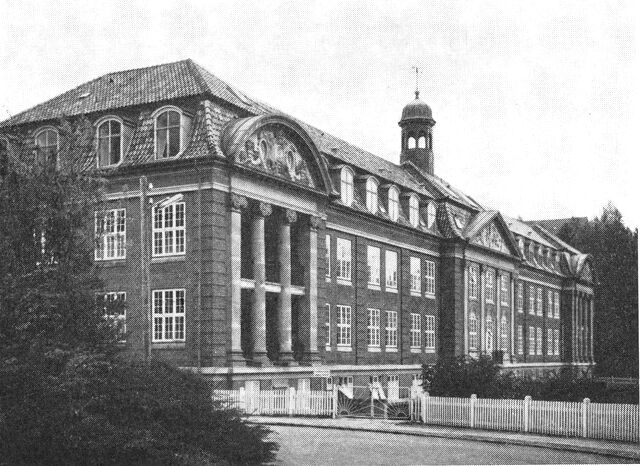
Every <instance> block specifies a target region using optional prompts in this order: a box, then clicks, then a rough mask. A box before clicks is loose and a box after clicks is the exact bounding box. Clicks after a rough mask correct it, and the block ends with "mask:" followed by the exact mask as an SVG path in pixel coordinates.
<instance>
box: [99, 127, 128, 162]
mask: <svg viewBox="0 0 640 466" xmlns="http://www.w3.org/2000/svg"><path fill="white" fill-rule="evenodd" d="M97 131H98V135H97V139H98V164H99V166H100V167H109V166H113V165H118V164H119V163H120V161H121V160H122V123H121V122H120V121H118V120H116V119H114V118H111V119H108V120H105V121H103V122H101V123H100V124H99V125H98V130H97Z"/></svg>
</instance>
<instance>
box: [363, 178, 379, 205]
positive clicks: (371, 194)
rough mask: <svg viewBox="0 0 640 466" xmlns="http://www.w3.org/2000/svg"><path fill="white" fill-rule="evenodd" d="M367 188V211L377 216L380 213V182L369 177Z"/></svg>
mask: <svg viewBox="0 0 640 466" xmlns="http://www.w3.org/2000/svg"><path fill="white" fill-rule="evenodd" d="M365 188H366V191H367V193H366V194H367V196H366V197H367V210H368V211H369V212H371V213H372V214H375V213H377V212H378V182H377V181H376V179H375V178H373V177H369V178H367V184H366V186H365Z"/></svg>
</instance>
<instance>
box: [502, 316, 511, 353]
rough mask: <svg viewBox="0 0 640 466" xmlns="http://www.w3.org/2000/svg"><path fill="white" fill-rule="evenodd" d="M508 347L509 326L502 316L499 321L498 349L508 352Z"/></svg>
mask: <svg viewBox="0 0 640 466" xmlns="http://www.w3.org/2000/svg"><path fill="white" fill-rule="evenodd" d="M508 347H509V324H508V322H507V318H506V317H505V316H502V318H501V319H500V349H501V350H504V351H505V352H507V351H508V349H509V348H508Z"/></svg>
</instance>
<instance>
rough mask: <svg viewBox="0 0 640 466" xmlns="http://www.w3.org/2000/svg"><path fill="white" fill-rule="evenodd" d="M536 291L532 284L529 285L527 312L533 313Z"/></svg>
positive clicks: (534, 311)
mask: <svg viewBox="0 0 640 466" xmlns="http://www.w3.org/2000/svg"><path fill="white" fill-rule="evenodd" d="M535 301H536V291H535V288H534V287H533V285H529V314H535V313H536V310H535Z"/></svg>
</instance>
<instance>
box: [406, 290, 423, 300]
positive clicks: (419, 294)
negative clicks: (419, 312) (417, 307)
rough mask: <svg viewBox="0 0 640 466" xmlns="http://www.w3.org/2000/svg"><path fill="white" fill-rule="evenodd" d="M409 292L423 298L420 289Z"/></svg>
mask: <svg viewBox="0 0 640 466" xmlns="http://www.w3.org/2000/svg"><path fill="white" fill-rule="evenodd" d="M409 293H410V294H411V296H415V297H417V298H422V293H420V292H419V291H410V292H409Z"/></svg>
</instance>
